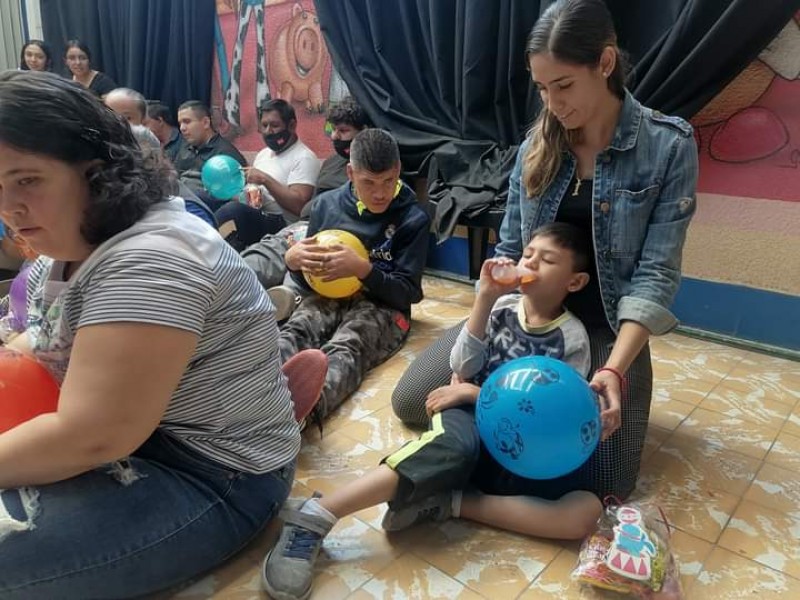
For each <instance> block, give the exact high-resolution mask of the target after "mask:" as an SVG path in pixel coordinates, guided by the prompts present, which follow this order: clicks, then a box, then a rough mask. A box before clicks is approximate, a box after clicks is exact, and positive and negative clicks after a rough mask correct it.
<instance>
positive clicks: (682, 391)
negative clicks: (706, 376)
mask: <svg viewBox="0 0 800 600" xmlns="http://www.w3.org/2000/svg"><path fill="white" fill-rule="evenodd" d="M717 385H719V383H718V382H716V383H715V382H713V381H712V382H706V381H698V380H687V381H686V382H684V383H662V382H660V381H659V380H658V379H655V380H654V381H653V397H654V398H655V397H659V398H668V399H670V400H677V401H679V402H683V403H685V404H691V405H692V406H697V405H698V404H700V403H701V402H702V401H703V399H704V398H705V397H706V396H708V394H710V393H711V391H712V390H713V389H714V388H715V387H716V386H717Z"/></svg>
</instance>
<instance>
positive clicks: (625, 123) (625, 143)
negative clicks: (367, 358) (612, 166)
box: [609, 89, 644, 151]
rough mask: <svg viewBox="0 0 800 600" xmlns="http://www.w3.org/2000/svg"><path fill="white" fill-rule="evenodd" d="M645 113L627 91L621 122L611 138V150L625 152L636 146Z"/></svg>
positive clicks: (620, 117)
mask: <svg viewBox="0 0 800 600" xmlns="http://www.w3.org/2000/svg"><path fill="white" fill-rule="evenodd" d="M643 113H644V109H643V108H642V105H641V104H639V102H638V101H637V100H636V99H635V98H634V97H633V96H632V95H631V93H630V92H629V91H628V90H627V89H626V90H625V100H624V101H623V102H622V111H621V112H620V116H619V122H618V123H617V128H616V129H615V130H614V137H613V138H611V144H609V148H612V149H614V150H620V151H625V150H630V149H631V148H633V147H634V146H636V138H637V137H638V136H639V126H640V125H641V124H642V115H643Z"/></svg>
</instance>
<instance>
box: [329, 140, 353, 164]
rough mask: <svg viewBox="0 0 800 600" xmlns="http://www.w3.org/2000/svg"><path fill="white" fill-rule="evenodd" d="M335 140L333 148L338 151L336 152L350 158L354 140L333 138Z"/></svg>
mask: <svg viewBox="0 0 800 600" xmlns="http://www.w3.org/2000/svg"><path fill="white" fill-rule="evenodd" d="M332 141H333V149H334V150H335V151H336V154H338V155H339V156H341V157H342V158H345V159H347V160H350V144H351V143H352V142H353V140H332Z"/></svg>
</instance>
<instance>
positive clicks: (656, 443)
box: [642, 424, 672, 462]
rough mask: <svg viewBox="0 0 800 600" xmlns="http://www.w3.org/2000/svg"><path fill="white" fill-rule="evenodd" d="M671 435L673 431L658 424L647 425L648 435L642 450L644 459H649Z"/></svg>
mask: <svg viewBox="0 0 800 600" xmlns="http://www.w3.org/2000/svg"><path fill="white" fill-rule="evenodd" d="M670 435H672V431H671V430H669V429H663V428H661V427H658V426H657V425H652V424H651V425H648V426H647V437H645V438H644V451H643V452H642V461H643V462H644V461H646V460H648V459H649V458H650V457H651V456H652V455H653V453H655V451H656V450H658V448H659V447H660V446H661V444H662V443H664V440H666V439H667V438H668V437H669V436H670Z"/></svg>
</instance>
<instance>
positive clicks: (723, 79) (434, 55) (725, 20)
mask: <svg viewBox="0 0 800 600" xmlns="http://www.w3.org/2000/svg"><path fill="white" fill-rule="evenodd" d="M550 1H551V0H394V1H381V2H375V1H373V0H315V4H316V8H317V13H318V15H319V19H320V24H321V26H322V31H323V34H324V36H325V40H326V42H327V44H328V49H329V51H330V53H331V56H332V58H333V62H334V64H335V65H336V67H337V69H338V71H339V72H340V74H341V75H342V77H343V79H344V80H345V82H346V83H347V85H348V87H349V88H350V90H351V92H352V93H353V95H354V96H355V97H356V98H357V99H358V101H359V102H360V103H361V104H362V105H363V106H364V107H365V109H366V110H367V112H368V113H369V115H370V117H371V118H372V119H373V121H374V122H375V123H376V124H377V125H378V126H380V127H384V128H386V129H389V130H391V131H392V132H393V133H394V134H395V135H396V137H397V138H398V141H399V142H400V144H401V146H402V149H403V158H404V164H405V165H406V168H407V169H410V170H413V169H415V168H417V167H418V166H419V165H420V162H421V161H422V160H423V159H424V158H425V157H426V156H427V154H428V153H429V152H430V151H431V150H433V149H434V148H436V147H437V146H439V145H440V144H442V143H445V142H447V141H450V140H472V141H485V142H487V143H494V144H497V145H499V147H500V148H501V149H504V148H506V147H508V146H512V145H514V144H517V143H518V142H519V140H520V139H521V138H522V137H523V136H524V132H525V129H526V128H527V126H528V125H529V124H530V122H531V120H532V119H533V117H534V116H535V113H536V111H537V109H538V104H537V103H538V98H537V97H536V94H535V93H534V90H533V89H532V86H531V84H530V79H529V75H528V72H527V69H526V65H525V61H524V55H523V53H524V47H525V39H526V36H527V34H528V32H529V31H530V29H531V27H532V26H533V24H534V23H535V21H536V19H537V18H538V16H539V15H540V14H541V12H542V11H544V9H545V8H546V7H547V6H548V5H549V4H550ZM607 4H608V6H609V8H610V10H611V12H612V15H613V17H614V20H615V24H616V27H617V31H618V36H619V42H620V46H621V47H622V48H623V49H625V50H627V52H628V54H629V56H630V59H631V63H632V64H633V65H634V69H633V72H632V79H631V84H630V87H631V90H632V92H633V93H634V95H635V96H636V97H637V98H638V99H639V100H640V101H641V102H643V103H644V104H646V105H647V106H650V107H652V108H655V109H659V110H662V111H664V112H666V113H669V114H675V115H679V116H682V117H685V118H689V117H691V116H692V115H693V114H694V113H695V112H697V111H698V110H699V109H700V108H702V106H703V105H704V104H705V103H706V102H707V101H708V100H710V99H711V98H712V97H713V96H714V95H715V94H716V93H718V92H719V91H720V90H721V89H722V88H723V87H724V86H725V85H726V84H727V83H728V82H729V81H731V80H732V79H733V78H734V77H735V76H736V75H737V74H738V73H739V72H740V71H741V70H742V69H743V68H744V67H745V66H746V65H747V64H748V63H749V62H750V61H752V60H753V59H754V58H755V57H756V56H757V55H758V53H759V52H760V51H761V50H762V49H763V48H764V47H765V46H766V45H767V44H768V43H769V41H771V40H772V38H774V37H775V35H776V34H777V33H778V32H779V31H780V30H781V28H782V27H783V26H784V25H785V24H786V23H787V22H788V20H789V18H791V16H792V14H793V13H794V12H795V11H796V10H797V9H798V7H800V2H798V0H761V1H757V0H657V1H648V2H642V1H641V0H607Z"/></svg>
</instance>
